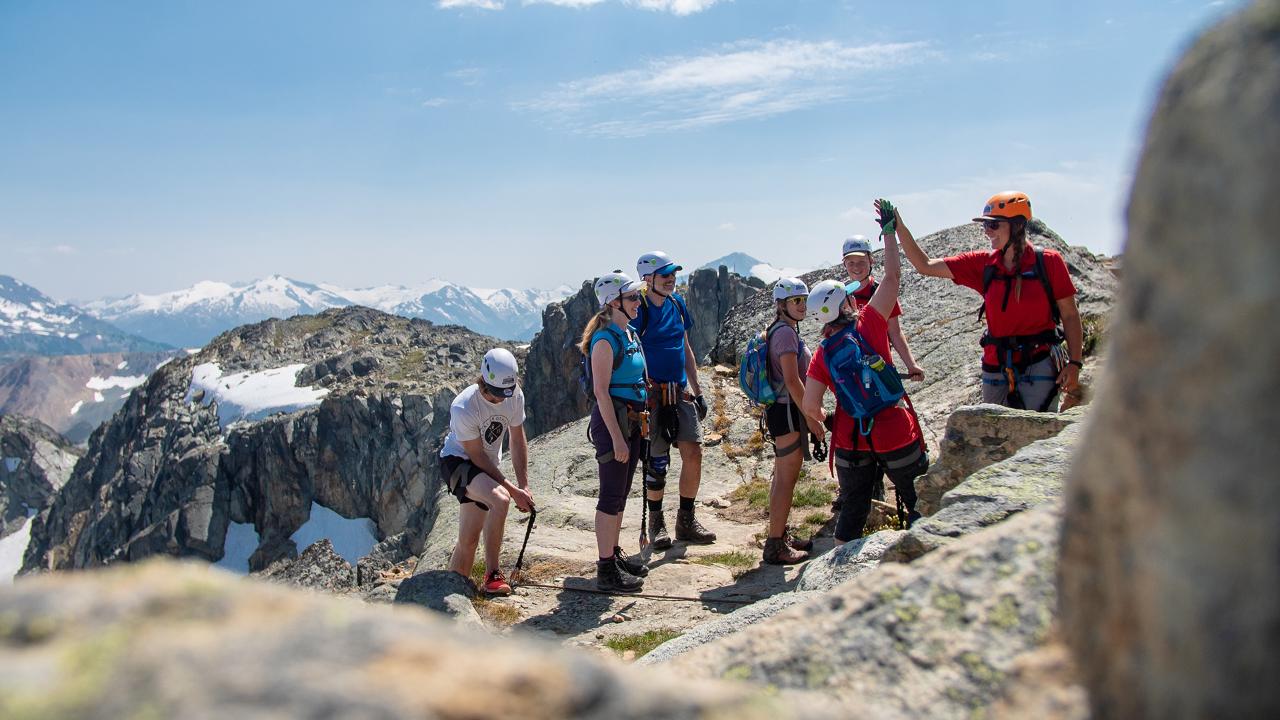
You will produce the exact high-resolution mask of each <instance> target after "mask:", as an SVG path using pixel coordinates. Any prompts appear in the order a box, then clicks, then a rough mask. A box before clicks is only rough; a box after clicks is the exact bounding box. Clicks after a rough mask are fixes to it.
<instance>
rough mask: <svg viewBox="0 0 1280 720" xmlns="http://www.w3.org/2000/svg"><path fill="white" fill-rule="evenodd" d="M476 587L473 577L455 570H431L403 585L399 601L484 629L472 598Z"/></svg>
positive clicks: (397, 591) (419, 574)
mask: <svg viewBox="0 0 1280 720" xmlns="http://www.w3.org/2000/svg"><path fill="white" fill-rule="evenodd" d="M475 596H476V588H475V586H474V585H472V584H471V580H470V579H469V578H465V577H462V576H461V575H459V574H458V573H456V572H453V571H451V570H428V571H426V572H423V573H418V574H417V575H414V576H413V577H411V578H409V579H407V580H405V581H404V582H402V583H400V587H399V588H398V589H397V590H396V597H395V602H397V603H401V604H409V605H420V606H422V607H425V608H427V609H429V610H434V611H436V612H438V613H441V614H443V615H445V616H447V617H451V618H453V619H454V620H455V621H456V622H458V623H460V624H462V625H471V626H474V627H476V628H483V627H484V622H483V621H482V620H481V619H480V614H479V613H477V612H476V608H475V605H474V604H473V603H472V602H471V599H472V598H474V597H475Z"/></svg>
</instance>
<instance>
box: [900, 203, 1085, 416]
mask: <svg viewBox="0 0 1280 720" xmlns="http://www.w3.org/2000/svg"><path fill="white" fill-rule="evenodd" d="M895 219H896V222H897V229H898V237H899V238H900V239H901V240H902V250H903V252H904V253H905V254H906V256H907V260H909V261H910V262H911V264H912V265H913V266H914V267H915V269H916V271H917V272H919V273H920V274H921V275H931V276H933V277H941V278H950V279H951V280H952V281H953V282H955V283H956V284H957V285H964V286H965V287H968V288H972V289H973V290H975V291H977V292H978V293H980V294H982V296H983V311H984V314H985V315H986V320H987V332H986V333H985V334H984V335H983V336H982V346H983V353H982V401H983V402H989V403H996V404H999V405H1008V406H1010V407H1016V408H1025V409H1028V410H1039V411H1041V412H1055V411H1057V409H1058V398H1057V395H1058V392H1059V389H1060V390H1061V392H1062V395H1064V396H1065V397H1066V401H1065V402H1064V403H1063V407H1064V408H1066V407H1070V406H1072V405H1075V404H1077V403H1078V402H1079V401H1080V397H1081V394H1080V369H1081V368H1082V367H1084V365H1083V364H1082V360H1081V356H1082V353H1083V346H1084V331H1083V328H1082V327H1081V324H1080V313H1079V311H1078V310H1077V309H1076V298H1075V295H1076V288H1075V285H1074V284H1073V283H1072V282H1071V275H1070V273H1068V272H1067V264H1066V262H1065V261H1064V260H1063V259H1062V255H1061V254H1059V253H1058V252H1057V251H1055V250H1044V251H1043V252H1042V253H1039V254H1037V251H1036V248H1035V247H1033V246H1032V245H1031V243H1030V242H1029V241H1028V240H1027V223H1028V222H1029V221H1030V220H1031V201H1030V200H1029V199H1028V198H1027V196H1026V195H1025V194H1023V193H1020V192H1012V191H1011V192H1002V193H998V194H996V195H994V196H992V197H991V199H990V200H988V201H987V204H986V207H985V208H983V212H982V215H981V216H979V217H976V218H974V219H973V220H974V222H980V223H982V229H983V232H985V233H986V236H987V239H988V240H989V241H990V242H991V250H977V251H973V252H966V253H961V254H959V255H956V256H953V257H948V258H942V259H940V260H936V259H930V258H929V256H928V255H927V254H926V253H925V252H924V250H922V249H920V246H919V245H918V244H917V243H916V241H915V238H914V237H912V235H911V233H910V232H909V231H908V230H907V228H906V227H905V226H904V225H903V224H902V218H901V216H899V215H897V213H896V212H895ZM1041 256H1042V257H1043V262H1040V260H1039V258H1040V257H1041ZM1045 280H1047V281H1048V282H1047V287H1046V282H1045ZM1049 289H1052V294H1053V297H1049ZM1059 322H1060V323H1061V326H1062V330H1061V333H1060V332H1059V330H1058V325H1059ZM1064 335H1065V339H1066V344H1067V349H1066V353H1065V355H1064V354H1063V353H1062V351H1061V349H1060V345H1061V342H1062V339H1063V336H1064Z"/></svg>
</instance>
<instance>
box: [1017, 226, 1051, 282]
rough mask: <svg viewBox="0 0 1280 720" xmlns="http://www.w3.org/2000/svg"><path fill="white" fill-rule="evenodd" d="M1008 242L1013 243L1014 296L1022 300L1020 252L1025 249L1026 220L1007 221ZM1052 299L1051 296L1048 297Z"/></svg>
mask: <svg viewBox="0 0 1280 720" xmlns="http://www.w3.org/2000/svg"><path fill="white" fill-rule="evenodd" d="M1009 243H1010V244H1011V245H1013V273H1014V277H1015V278H1016V279H1015V280H1014V281H1013V293H1014V297H1015V298H1017V299H1018V300H1019V301H1021V300H1022V253H1023V252H1024V251H1025V250H1026V249H1027V221H1026V220H1024V219H1023V218H1020V217H1019V218H1016V219H1014V220H1011V221H1009ZM1050 301H1052V298H1050Z"/></svg>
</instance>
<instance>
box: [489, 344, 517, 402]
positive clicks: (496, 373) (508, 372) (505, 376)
mask: <svg viewBox="0 0 1280 720" xmlns="http://www.w3.org/2000/svg"><path fill="white" fill-rule="evenodd" d="M518 371H519V368H517V367H516V356H515V355H512V354H511V351H510V350H507V349H506V348H494V349H492V350H490V351H489V352H487V353H485V354H484V360H481V361H480V379H481V380H483V381H484V384H485V390H487V391H488V392H489V394H490V395H497V396H501V397H511V396H512V395H514V394H515V392H516V374H517V373H518Z"/></svg>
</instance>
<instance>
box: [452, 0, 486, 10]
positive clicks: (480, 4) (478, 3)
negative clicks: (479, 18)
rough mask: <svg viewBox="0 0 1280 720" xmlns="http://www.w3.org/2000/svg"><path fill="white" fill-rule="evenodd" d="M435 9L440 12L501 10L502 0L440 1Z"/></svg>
mask: <svg viewBox="0 0 1280 720" xmlns="http://www.w3.org/2000/svg"><path fill="white" fill-rule="evenodd" d="M436 7H439V8H440V9H442V10H449V9H451V8H480V9H481V10H501V9H502V0H440V1H439V2H438V3H436Z"/></svg>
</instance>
